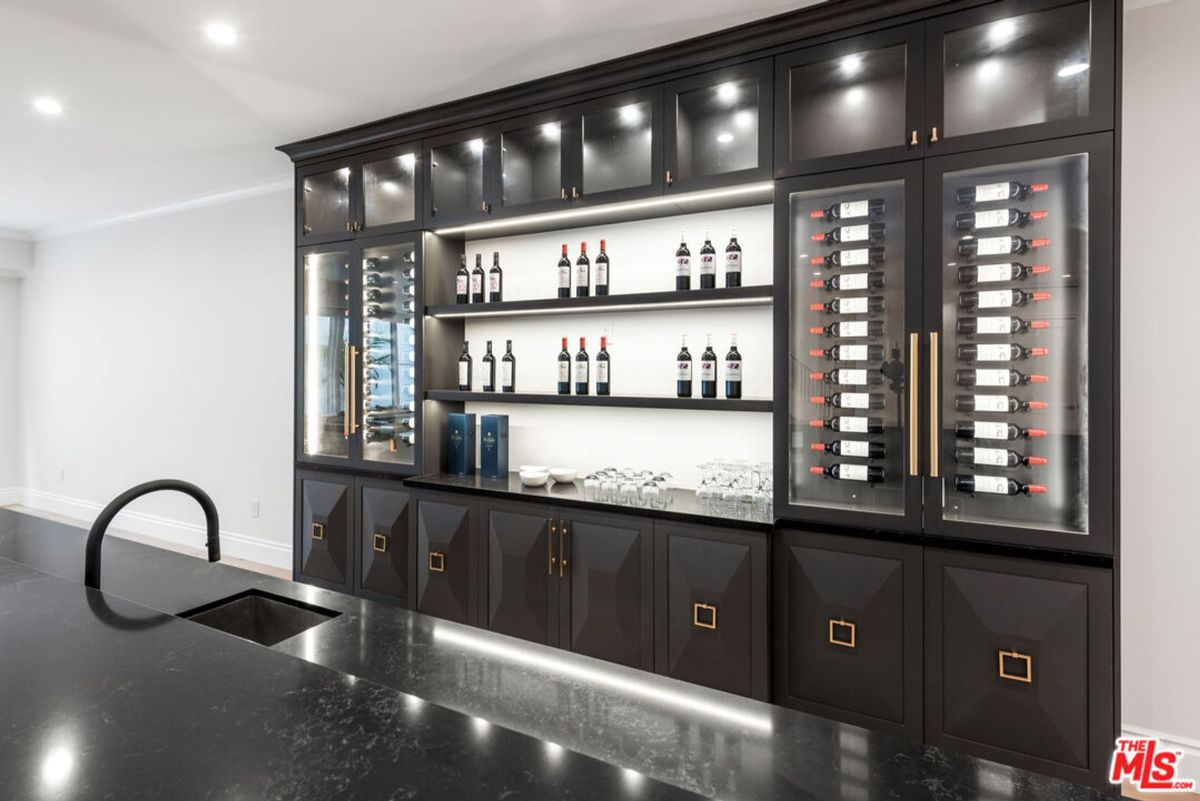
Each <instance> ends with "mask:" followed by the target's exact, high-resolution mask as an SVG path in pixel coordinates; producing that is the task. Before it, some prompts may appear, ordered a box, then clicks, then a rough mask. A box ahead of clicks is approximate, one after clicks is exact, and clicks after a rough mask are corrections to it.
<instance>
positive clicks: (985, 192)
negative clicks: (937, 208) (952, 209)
mask: <svg viewBox="0 0 1200 801" xmlns="http://www.w3.org/2000/svg"><path fill="white" fill-rule="evenodd" d="M1049 188H1050V184H1021V183H1017V182H1016V181H1002V182H1000V183H995V184H976V185H975V186H964V187H962V188H961V189H959V190H958V191H957V192H955V193H954V196H955V199H957V200H958V202H959V203H962V204H967V203H992V202H994V201H997V200H1024V199H1025V198H1027V197H1029V196H1030V195H1031V194H1034V193H1035V192H1045V191H1046V190H1047V189H1049Z"/></svg>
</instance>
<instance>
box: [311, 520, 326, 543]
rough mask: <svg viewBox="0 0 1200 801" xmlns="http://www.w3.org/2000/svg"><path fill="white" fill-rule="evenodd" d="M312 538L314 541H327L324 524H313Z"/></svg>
mask: <svg viewBox="0 0 1200 801" xmlns="http://www.w3.org/2000/svg"><path fill="white" fill-rule="evenodd" d="M312 538H313V539H314V540H323V539H325V524H324V523H313V524H312Z"/></svg>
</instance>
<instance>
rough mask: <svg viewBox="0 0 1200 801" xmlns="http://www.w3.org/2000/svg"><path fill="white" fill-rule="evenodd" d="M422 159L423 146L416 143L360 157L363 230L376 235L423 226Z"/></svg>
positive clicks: (360, 221) (360, 219)
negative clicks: (421, 204)
mask: <svg viewBox="0 0 1200 801" xmlns="http://www.w3.org/2000/svg"><path fill="white" fill-rule="evenodd" d="M419 163H420V148H419V147H418V146H417V145H415V144H413V145H407V146H401V147H392V148H388V149H386V150H379V151H375V152H373V153H368V154H366V155H365V156H362V157H361V158H360V159H359V184H360V186H361V187H362V189H361V192H362V199H361V202H360V212H359V220H358V222H359V225H360V230H362V231H364V232H365V233H367V234H372V235H374V234H386V233H389V232H391V231H402V230H409V229H412V228H417V227H419V225H420V219H421V218H420V206H419V205H418V197H419V195H420V192H419V186H420V170H419V169H418V167H419Z"/></svg>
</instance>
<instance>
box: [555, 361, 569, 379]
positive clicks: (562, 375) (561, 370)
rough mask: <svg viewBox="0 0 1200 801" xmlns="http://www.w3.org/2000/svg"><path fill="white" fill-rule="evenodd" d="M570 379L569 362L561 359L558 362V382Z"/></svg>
mask: <svg viewBox="0 0 1200 801" xmlns="http://www.w3.org/2000/svg"><path fill="white" fill-rule="evenodd" d="M570 380H571V363H570V362H567V361H562V362H559V363H558V383H560V384H565V383H567V382H568V381H570Z"/></svg>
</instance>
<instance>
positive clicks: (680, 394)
mask: <svg viewBox="0 0 1200 801" xmlns="http://www.w3.org/2000/svg"><path fill="white" fill-rule="evenodd" d="M675 397H677V398H690V397H692V354H690V353H688V348H687V337H684V338H683V344H682V345H680V346H679V355H677V356H676V357H675Z"/></svg>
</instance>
